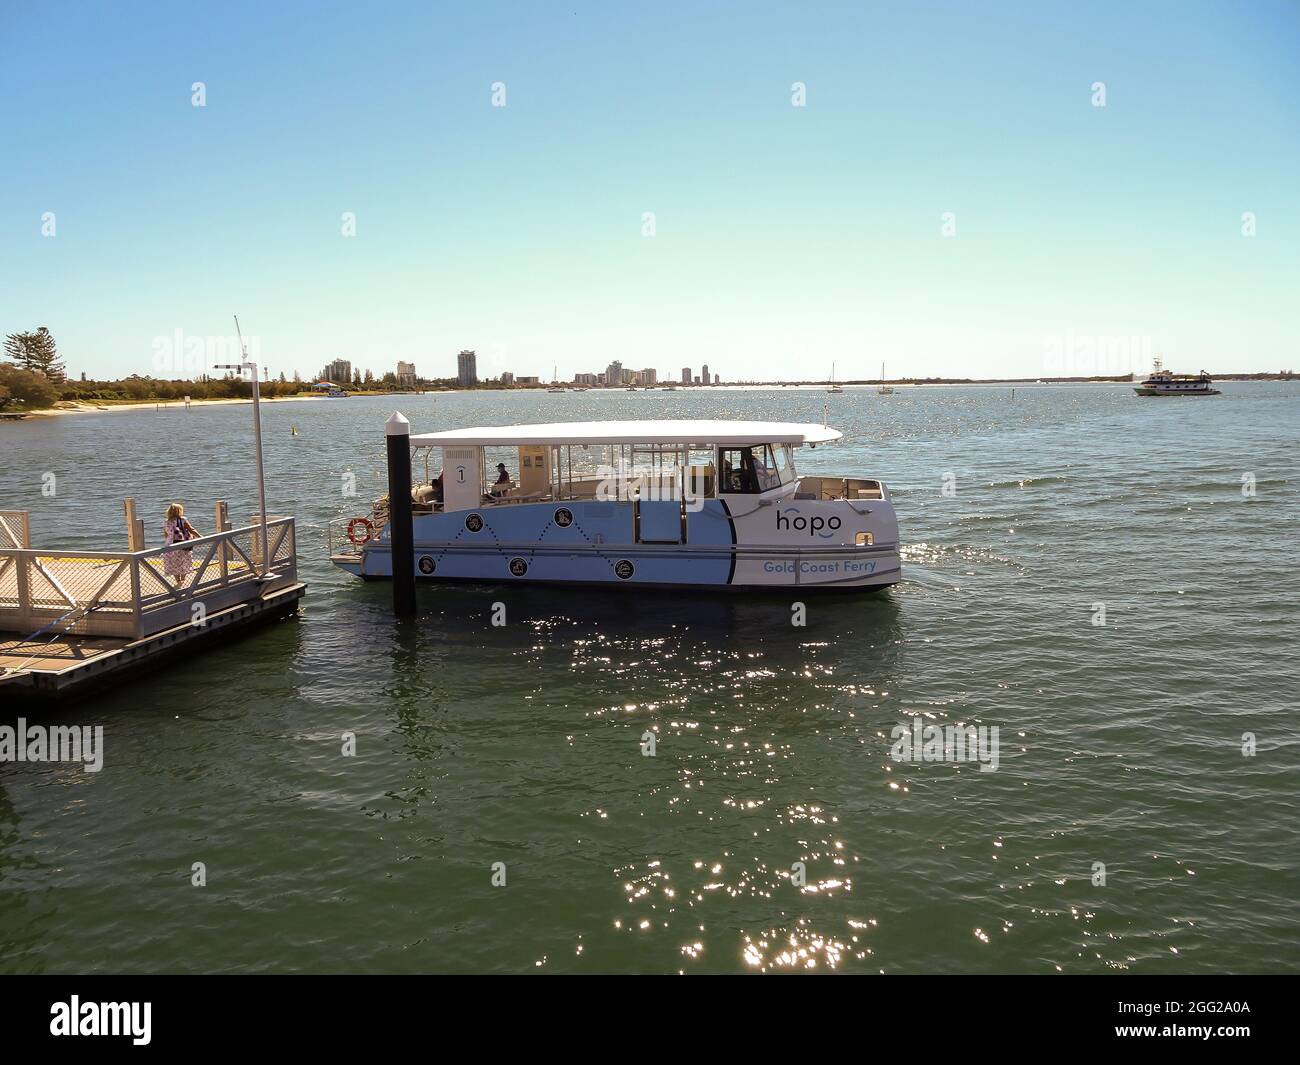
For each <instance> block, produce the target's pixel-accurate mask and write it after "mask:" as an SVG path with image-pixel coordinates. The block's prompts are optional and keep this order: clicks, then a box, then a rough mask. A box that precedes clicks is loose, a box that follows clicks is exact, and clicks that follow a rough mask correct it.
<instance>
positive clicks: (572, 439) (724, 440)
mask: <svg viewBox="0 0 1300 1065" xmlns="http://www.w3.org/2000/svg"><path fill="white" fill-rule="evenodd" d="M842 435H843V434H842V433H841V432H840V431H839V430H838V429H830V428H828V427H826V426H824V425H818V424H816V423H815V422H738V421H690V420H684V419H681V420H679V419H667V418H664V419H658V420H655V421H644V422H545V423H542V424H540V425H494V426H481V427H478V428H474V429H447V430H445V431H443V432H440V433H418V434H412V436H411V444H412V446H414V447H449V446H450V447H454V446H456V445H458V444H459V445H463V446H483V447H491V446H519V445H526V444H679V445H688V444H708V445H718V446H728V445H737V444H742V445H743V444H795V445H799V444H825V443H829V442H830V441H832V440H838V439H839V438H840V437H841V436H842Z"/></svg>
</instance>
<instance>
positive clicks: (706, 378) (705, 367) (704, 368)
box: [700, 362, 709, 385]
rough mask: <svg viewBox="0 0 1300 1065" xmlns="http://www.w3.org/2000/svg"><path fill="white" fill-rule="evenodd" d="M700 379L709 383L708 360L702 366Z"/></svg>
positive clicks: (704, 382)
mask: <svg viewBox="0 0 1300 1065" xmlns="http://www.w3.org/2000/svg"><path fill="white" fill-rule="evenodd" d="M700 381H701V382H702V383H703V384H706V385H707V384H708V383H709V364H708V363H707V362H706V363H705V364H704V365H703V366H701V367H700Z"/></svg>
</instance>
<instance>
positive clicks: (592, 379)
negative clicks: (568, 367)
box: [573, 373, 600, 387]
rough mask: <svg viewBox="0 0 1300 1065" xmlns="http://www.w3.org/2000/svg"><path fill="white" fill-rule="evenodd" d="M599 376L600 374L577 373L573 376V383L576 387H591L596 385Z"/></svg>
mask: <svg viewBox="0 0 1300 1065" xmlns="http://www.w3.org/2000/svg"><path fill="white" fill-rule="evenodd" d="M599 376H600V375H599V374H594V373H575V374H574V375H573V383H574V384H575V385H587V386H588V387H590V386H591V385H594V384H596V379H597V378H598V377H599Z"/></svg>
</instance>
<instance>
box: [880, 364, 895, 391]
mask: <svg viewBox="0 0 1300 1065" xmlns="http://www.w3.org/2000/svg"><path fill="white" fill-rule="evenodd" d="M876 393H877V394H878V395H881V396H892V395H893V394H894V390H893V389H892V388H890V387H889V385H887V384H885V364H884V363H883V362H882V363H881V364H880V387H879V388H877V389H876Z"/></svg>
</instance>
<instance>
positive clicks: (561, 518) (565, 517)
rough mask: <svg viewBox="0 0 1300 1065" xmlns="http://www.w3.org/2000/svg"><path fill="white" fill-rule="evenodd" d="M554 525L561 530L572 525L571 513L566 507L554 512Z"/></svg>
mask: <svg viewBox="0 0 1300 1065" xmlns="http://www.w3.org/2000/svg"><path fill="white" fill-rule="evenodd" d="M555 524H556V525H558V526H559V527H560V528H561V529H567V528H568V527H569V526H570V525H572V524H573V511H571V510H570V509H569V508H568V507H561V508H560V509H559V510H557V511H556V512H555Z"/></svg>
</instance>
